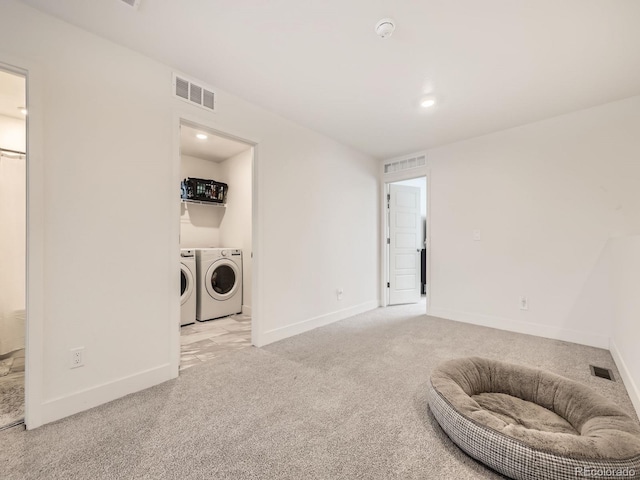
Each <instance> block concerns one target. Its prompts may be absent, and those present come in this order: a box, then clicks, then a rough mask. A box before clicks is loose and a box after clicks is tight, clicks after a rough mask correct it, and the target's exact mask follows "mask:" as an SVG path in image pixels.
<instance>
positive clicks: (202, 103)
mask: <svg viewBox="0 0 640 480" xmlns="http://www.w3.org/2000/svg"><path fill="white" fill-rule="evenodd" d="M173 95H174V96H176V97H178V98H179V99H181V100H184V101H185V102H189V103H190V104H192V105H197V106H199V107H202V108H205V109H207V110H210V111H215V93H213V90H212V89H210V88H208V87H204V86H202V82H197V81H195V82H194V81H193V80H190V79H188V78H186V77H185V76H184V75H179V74H175V73H174V74H173Z"/></svg>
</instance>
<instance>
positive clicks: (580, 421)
mask: <svg viewBox="0 0 640 480" xmlns="http://www.w3.org/2000/svg"><path fill="white" fill-rule="evenodd" d="M429 406H430V407H431V411H432V412H433V414H434V416H435V418H436V420H437V421H438V423H439V424H440V426H441V427H442V429H443V430H444V431H445V432H446V433H447V435H448V436H449V437H450V438H451V440H453V442H454V443H456V444H457V445H458V446H459V447H460V448H461V449H462V450H464V451H465V452H466V453H467V454H468V455H470V456H472V457H473V458H475V459H477V460H479V461H481V462H482V463H484V464H486V465H488V466H489V467H491V468H493V469H494V470H496V471H498V472H500V473H502V474H504V475H506V476H508V477H511V478H514V479H518V480H540V479H576V478H640V425H638V423H637V422H636V421H635V420H634V419H632V418H631V417H630V416H629V415H627V414H626V413H625V412H624V411H623V410H622V409H621V408H619V407H618V406H616V405H615V404H614V403H612V402H611V401H609V400H607V399H606V398H604V397H603V396H601V395H600V394H598V393H596V392H594V391H593V390H591V389H590V388H588V387H586V386H584V385H582V384H580V383H577V382H574V381H573V380H569V379H567V378H564V377H561V376H559V375H555V374H553V373H550V372H546V371H543V370H537V369H533V368H527V367H522V366H517V365H511V364H508V363H504V362H498V361H495V360H488V359H484V358H475V357H474V358H459V359H455V360H450V361H448V362H445V363H444V364H442V365H440V366H439V367H438V368H436V369H435V370H434V371H433V373H432V375H431V382H430V389H429Z"/></svg>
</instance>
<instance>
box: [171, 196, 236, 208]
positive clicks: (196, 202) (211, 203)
mask: <svg viewBox="0 0 640 480" xmlns="http://www.w3.org/2000/svg"><path fill="white" fill-rule="evenodd" d="M180 201H181V202H182V203H195V204H197V205H209V206H210V207H226V206H227V204H226V203H215V202H205V201H204V200H188V199H184V198H181V199H180Z"/></svg>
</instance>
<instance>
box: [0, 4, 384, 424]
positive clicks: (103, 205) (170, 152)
mask: <svg viewBox="0 0 640 480" xmlns="http://www.w3.org/2000/svg"><path fill="white" fill-rule="evenodd" d="M6 58H10V59H17V60H18V61H17V62H14V64H18V66H20V64H22V63H24V64H29V65H35V67H34V68H35V70H34V71H37V72H39V73H38V74H37V75H34V76H32V78H31V80H32V83H30V88H32V89H33V91H34V92H40V93H39V95H40V96H39V97H38V95H35V96H34V97H32V98H35V99H36V100H37V99H38V98H40V99H41V103H37V102H36V100H34V102H36V103H34V104H30V105H29V108H30V115H31V111H32V109H31V107H32V106H33V112H34V113H33V116H32V118H31V121H33V122H34V125H39V126H41V127H42V130H41V131H42V132H43V133H42V135H41V136H40V137H38V136H37V135H34V136H32V137H30V142H33V143H30V148H31V147H32V146H33V151H37V150H41V151H42V152H44V158H43V162H42V165H43V166H42V167H41V168H42V169H43V172H44V185H43V189H42V203H43V204H44V210H43V211H42V216H43V218H44V220H43V222H44V223H43V225H42V229H43V230H44V233H43V236H42V238H43V240H44V251H43V253H42V255H43V265H42V268H41V269H42V271H43V272H44V274H43V278H42V279H41V281H42V283H41V285H40V287H39V288H42V289H43V290H44V298H42V299H41V303H39V305H43V306H44V312H43V314H42V315H37V314H35V313H34V314H33V315H32V316H31V317H30V318H29V322H28V323H29V326H28V328H29V333H30V340H29V341H30V342H32V344H33V345H42V347H41V351H40V348H36V347H34V349H32V351H31V353H30V355H31V358H32V359H33V361H32V362H31V363H30V366H29V368H30V372H31V374H30V375H29V378H30V379H29V380H28V381H29V382H30V383H29V384H28V388H29V389H30V391H31V392H37V395H36V394H34V395H32V396H31V397H28V405H27V407H28V413H27V415H28V416H27V425H28V427H29V428H33V427H35V426H38V425H39V424H41V423H46V422H49V421H52V420H55V419H57V418H60V417H63V416H65V415H69V414H72V413H75V412H77V411H80V410H83V409H86V408H90V407H92V406H94V405H97V404H100V403H103V402H105V401H108V400H110V399H113V398H116V397H118V396H121V395H125V394H127V393H129V392H133V391H136V390H139V389H142V388H145V387H147V386H150V385H153V384H155V383H158V382H162V381H164V380H167V379H169V378H171V377H172V376H173V375H176V374H177V358H178V356H177V355H178V348H179V332H178V328H177V325H178V322H179V300H178V297H179V295H178V292H179V285H178V281H179V275H178V262H177V258H178V249H179V241H178V235H179V230H180V224H179V221H178V216H179V203H178V193H177V192H178V190H177V188H178V186H177V183H176V182H177V181H178V180H179V175H180V172H179V169H178V167H177V164H176V163H177V162H178V159H177V151H178V148H177V145H178V142H179V141H178V128H177V124H178V123H179V118H180V117H185V118H186V117H188V118H189V119H190V120H191V121H194V122H196V123H200V124H203V125H208V126H210V127H212V128H216V129H219V130H220V131H223V132H229V133H232V134H234V135H236V136H239V137H241V138H246V139H250V140H254V141H255V142H256V143H258V152H259V154H258V167H259V168H258V173H257V186H256V187H257V191H258V197H257V198H256V199H255V205H258V207H259V208H258V210H257V217H256V218H257V219H256V225H258V228H257V230H256V232H255V238H259V243H257V242H256V243H255V244H254V245H253V251H254V255H255V256H254V276H255V277H256V282H257V284H258V285H259V288H260V292H259V294H260V296H259V298H260V299H261V300H260V304H259V305H256V304H254V305H253V309H254V311H253V315H254V317H253V318H254V320H255V321H256V322H258V324H257V326H256V328H254V334H255V335H256V338H258V341H259V342H260V344H263V343H266V342H270V341H274V340H277V339H279V338H283V337H286V336H289V335H292V334H295V333H298V332H300V331H304V330H307V329H309V328H313V327H315V326H318V325H321V324H323V323H327V322H330V321H334V320H336V319H339V318H343V317H345V316H347V315H350V314H352V313H357V312H359V311H363V310H365V309H369V308H374V307H375V306H377V304H378V288H377V281H376V279H377V276H378V267H377V261H376V258H377V257H376V254H377V249H378V241H377V229H378V220H377V219H378V217H377V205H378V190H377V165H376V162H374V161H373V159H371V158H370V157H368V156H366V155H364V154H361V153H359V152H357V151H354V150H353V149H350V148H347V147H345V146H344V145H342V144H339V143H337V142H335V141H333V140H331V139H329V138H327V137H325V136H323V135H320V134H318V133H316V132H313V131H311V130H309V129H307V128H304V127H302V126H299V125H296V124H294V123H292V122H290V121H287V120H285V119H283V118H281V117H278V116H276V115H274V114H271V113H269V112H267V111H265V110H263V109H261V108H259V107H257V106H254V105H251V104H249V103H247V102H245V101H243V100H241V99H238V98H237V97H234V96H232V95H230V94H228V93H226V92H224V91H220V90H217V92H216V93H217V100H218V107H219V108H218V112H217V113H216V114H210V113H208V112H206V111H204V110H202V109H198V108H197V107H194V106H191V105H188V104H187V103H185V102H183V101H180V100H177V99H173V98H172V97H171V96H170V90H171V87H170V85H171V69H170V68H169V67H167V66H165V65H162V64H160V63H158V62H156V61H153V60H151V59H149V58H146V57H144V56H142V55H139V54H137V53H134V52H132V51H130V50H127V49H125V48H121V47H119V46H117V45H115V44H113V43H110V42H108V41H106V40H104V39H102V38H99V37H97V36H94V35H92V34H88V33H86V32H84V31H82V30H80V29H77V28H75V27H73V26H70V25H68V24H65V23H63V22H60V21H58V20H56V19H54V18H52V17H49V16H47V15H44V14H42V13H40V12H38V11H35V10H33V9H31V8H29V7H27V6H25V5H23V4H21V3H17V2H14V1H12V0H6V1H3V2H2V3H1V4H0V62H2V61H6V60H5V59H6ZM186 73H189V72H186ZM38 131H40V128H38ZM45 147H46V148H45ZM305 179H306V180H307V181H301V180H305ZM35 213H38V212H35ZM34 218H37V216H36V217H34ZM256 257H257V258H256ZM258 264H259V266H260V267H259V268H256V267H257V265H258ZM32 281H34V282H35V281H40V280H39V279H32ZM338 286H339V287H343V288H344V291H345V294H344V299H343V300H342V301H338V300H337V298H336V296H335V288H336V287H338ZM254 298H255V297H254ZM31 301H33V302H37V301H38V299H32V300H31ZM32 313H33V312H32ZM254 326H255V325H254ZM80 346H83V347H85V349H86V350H85V363H86V365H85V366H84V367H82V368H77V369H73V370H70V369H69V367H68V364H69V350H70V349H71V348H74V347H80Z"/></svg>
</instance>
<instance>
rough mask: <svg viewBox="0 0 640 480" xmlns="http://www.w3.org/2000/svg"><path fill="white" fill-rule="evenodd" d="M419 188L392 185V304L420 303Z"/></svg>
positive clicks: (390, 290) (390, 243)
mask: <svg viewBox="0 0 640 480" xmlns="http://www.w3.org/2000/svg"><path fill="white" fill-rule="evenodd" d="M420 233H421V226H420V188H419V187H409V186H405V185H395V184H393V183H392V184H390V185H389V241H388V243H389V277H388V278H389V283H388V287H389V305H398V304H401V303H417V302H418V301H420V251H421V249H422V246H421V244H420Z"/></svg>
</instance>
